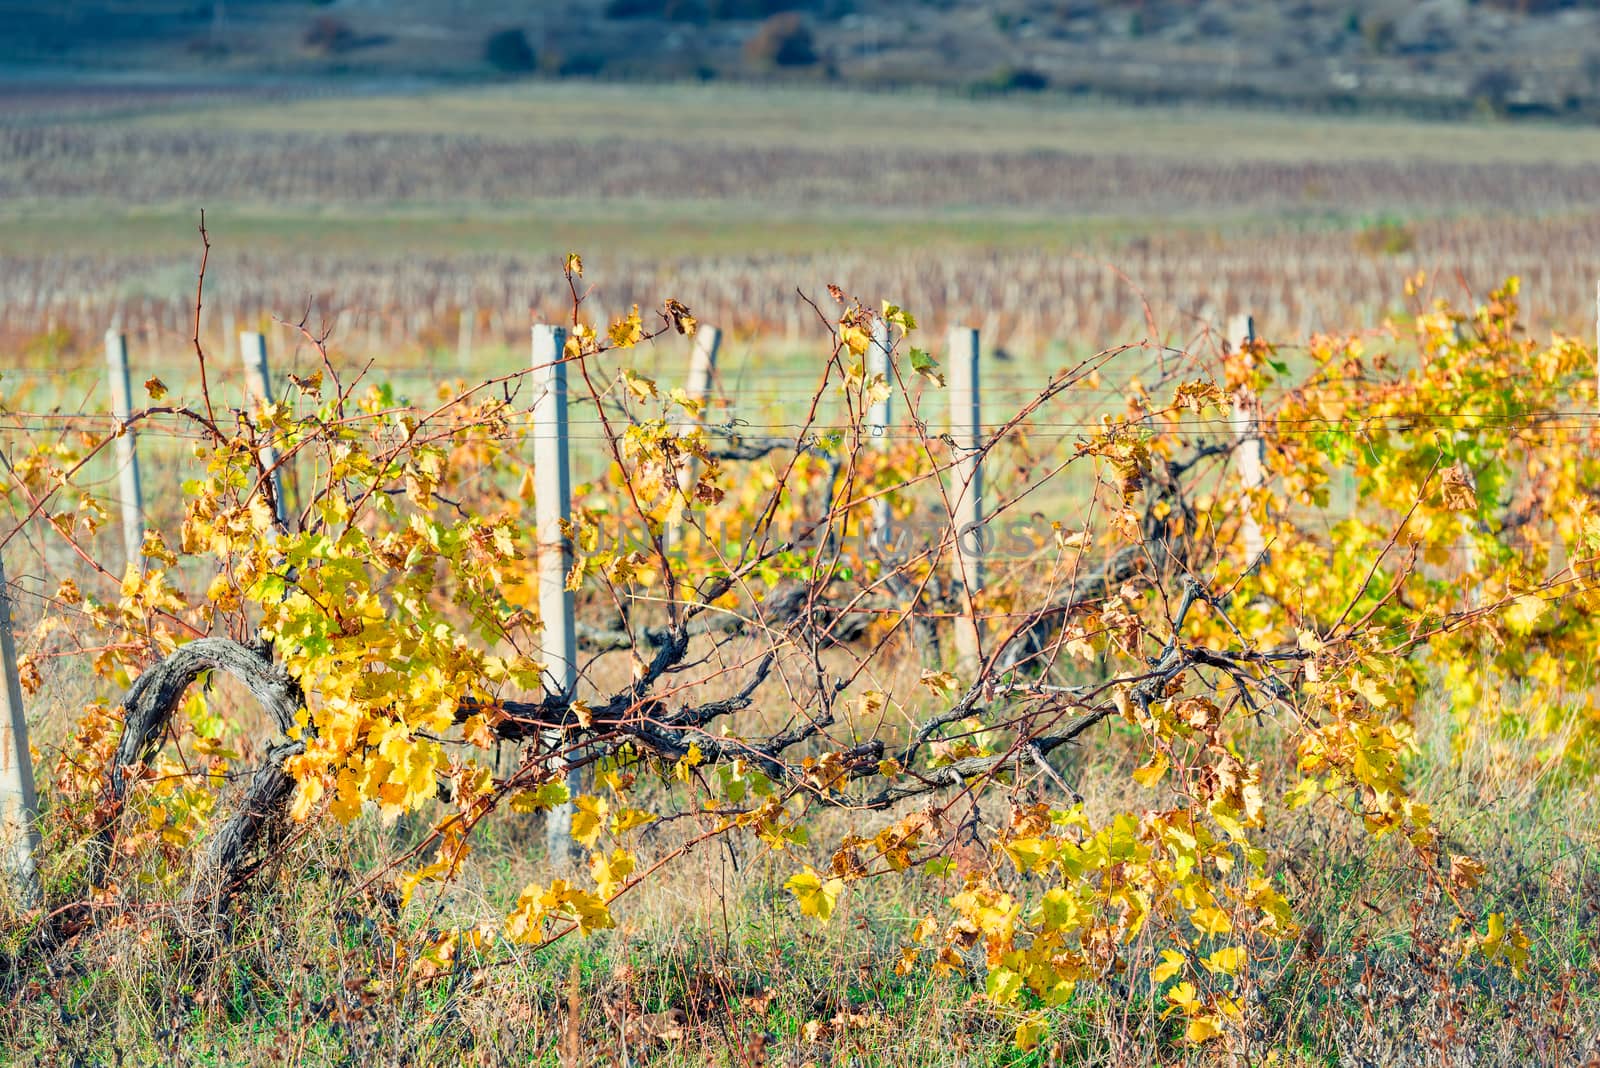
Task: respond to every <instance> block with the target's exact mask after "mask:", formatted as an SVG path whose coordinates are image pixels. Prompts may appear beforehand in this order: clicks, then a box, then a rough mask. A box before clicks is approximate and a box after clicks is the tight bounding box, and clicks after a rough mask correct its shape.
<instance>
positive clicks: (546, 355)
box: [531, 323, 583, 860]
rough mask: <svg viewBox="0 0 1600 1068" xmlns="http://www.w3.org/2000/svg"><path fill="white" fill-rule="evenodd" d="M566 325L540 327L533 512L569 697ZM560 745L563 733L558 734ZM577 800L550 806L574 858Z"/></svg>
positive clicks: (573, 649) (546, 617) (544, 596)
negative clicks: (563, 529)
mask: <svg viewBox="0 0 1600 1068" xmlns="http://www.w3.org/2000/svg"><path fill="white" fill-rule="evenodd" d="M566 345H567V332H566V331H565V330H563V329H562V328H561V327H559V326H548V325H545V324H543V323H540V324H536V325H535V326H534V328H533V353H532V356H533V365H532V366H533V373H532V376H531V384H532V386H533V479H534V485H533V494H534V496H533V513H534V525H535V527H536V537H537V538H538V558H537V565H538V566H537V570H538V574H539V618H540V621H541V622H542V623H543V625H544V637H543V649H542V655H543V658H544V663H545V673H546V685H547V686H548V687H549V688H550V689H551V690H553V691H554V692H556V693H559V694H562V695H563V696H565V697H566V698H568V699H569V700H570V699H571V698H573V697H575V696H576V695H577V689H578V640H577V633H576V629H577V628H576V624H575V621H574V619H573V610H572V591H571V590H568V589H567V573H568V572H569V571H571V570H572V544H571V542H569V541H568V540H567V536H566V535H565V534H564V533H562V529H561V528H562V526H563V524H565V523H567V522H568V521H569V520H570V519H571V517H572V466H571V464H572V460H571V454H570V450H569V447H568V436H567V365H566V362H565V360H564V356H563V353H564V351H565V349H566ZM552 741H554V743H555V745H556V747H557V748H558V749H559V747H560V746H561V745H563V744H564V742H563V740H562V739H560V738H559V737H558V738H555V739H552ZM556 767H557V770H563V769H564V770H565V773H566V780H567V790H568V791H569V792H570V793H571V794H572V796H573V797H576V796H577V795H578V793H579V792H580V790H581V789H582V787H583V779H582V776H581V775H580V774H579V770H578V768H576V767H574V766H572V764H571V762H570V760H568V759H562V758H558V762H557V765H556ZM572 812H573V808H572V803H571V802H570V801H569V802H567V803H566V804H564V805H557V806H556V807H555V808H553V809H551V810H550V815H549V819H548V821H547V822H546V824H545V846H546V848H547V850H548V852H549V855H550V857H551V859H553V860H559V859H566V858H570V857H571V856H572V855H573V852H574V845H573V840H572Z"/></svg>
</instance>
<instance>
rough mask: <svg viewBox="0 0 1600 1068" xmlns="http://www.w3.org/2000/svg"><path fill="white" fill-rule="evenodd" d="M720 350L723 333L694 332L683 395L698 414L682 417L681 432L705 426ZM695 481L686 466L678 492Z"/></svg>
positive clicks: (711, 330) (713, 329)
mask: <svg viewBox="0 0 1600 1068" xmlns="http://www.w3.org/2000/svg"><path fill="white" fill-rule="evenodd" d="M721 347H722V331H721V330H718V329H717V328H716V327H714V326H701V327H700V328H699V329H698V330H696V331H695V332H694V348H693V349H691V350H690V352H689V381H688V382H687V383H685V386H684V392H685V393H687V394H688V395H689V399H690V400H693V401H698V402H700V405H701V408H700V414H699V415H696V416H685V418H684V419H683V420H682V421H680V422H679V423H678V429H679V431H680V432H682V431H686V430H692V429H693V428H695V427H697V426H703V425H705V421H706V418H705V405H707V404H709V403H710V401H711V382H712V379H713V378H714V377H715V376H716V373H717V350H718V349H720V348H721ZM695 479H696V472H695V466H694V464H693V463H690V464H688V465H687V466H685V467H684V468H683V470H681V471H679V472H678V489H679V490H681V491H682V492H683V493H685V494H688V493H691V492H693V490H694V483H695Z"/></svg>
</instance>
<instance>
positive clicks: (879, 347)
mask: <svg viewBox="0 0 1600 1068" xmlns="http://www.w3.org/2000/svg"><path fill="white" fill-rule="evenodd" d="M893 348H894V338H893V335H892V334H890V332H889V324H888V323H886V322H884V321H883V320H882V319H877V320H874V321H873V324H872V344H871V345H869V346H867V381H868V382H871V381H872V378H873V376H874V375H882V376H883V380H884V381H885V382H887V383H888V384H889V388H890V389H893V388H894V374H893V373H892V372H891V370H890V367H889V353H890V351H891V350H892V349H893ZM891 405H892V396H891V397H884V398H883V399H882V400H875V401H873V402H872V405H871V407H869V408H868V409H867V434H868V435H869V436H870V437H871V438H872V443H873V444H874V445H876V446H877V447H878V448H880V449H887V448H888V447H889V418H890V415H891V413H892V411H893V408H892V407H891Z"/></svg>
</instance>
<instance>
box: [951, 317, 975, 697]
mask: <svg viewBox="0 0 1600 1068" xmlns="http://www.w3.org/2000/svg"><path fill="white" fill-rule="evenodd" d="M949 345H950V363H949V370H950V437H951V440H952V442H953V448H954V450H955V454H956V458H955V467H954V469H955V489H954V493H953V495H952V496H953V502H952V504H953V511H954V526H955V535H956V552H955V570H954V572H953V574H952V576H951V577H952V579H954V581H955V583H956V585H957V587H958V588H960V589H962V590H964V591H965V592H966V593H968V594H973V593H976V592H977V591H978V590H981V589H982V588H983V467H982V465H981V464H980V463H979V462H978V461H979V455H980V453H979V449H981V448H982V446H983V405H982V401H981V397H980V394H979V388H978V332H977V331H976V330H973V329H970V328H968V327H954V328H952V329H951V330H950V341H949ZM980 633H981V627H980V624H979V622H978V620H977V619H975V618H974V617H973V616H972V615H971V614H970V613H968V612H966V611H963V613H962V614H961V615H960V616H958V617H957V619H956V627H955V638H956V657H957V659H958V661H959V662H960V663H961V664H962V665H964V666H967V667H971V666H972V665H974V664H976V663H977V661H978V657H979V654H980V652H981V649H980V646H981V639H980Z"/></svg>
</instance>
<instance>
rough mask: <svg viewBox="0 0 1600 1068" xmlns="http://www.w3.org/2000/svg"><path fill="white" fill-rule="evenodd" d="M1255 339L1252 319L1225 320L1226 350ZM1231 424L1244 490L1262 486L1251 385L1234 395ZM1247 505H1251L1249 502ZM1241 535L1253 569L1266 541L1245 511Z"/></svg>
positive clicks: (1250, 361) (1257, 411)
mask: <svg viewBox="0 0 1600 1068" xmlns="http://www.w3.org/2000/svg"><path fill="white" fill-rule="evenodd" d="M1255 340H1256V324H1255V320H1254V319H1252V318H1251V317H1250V316H1248V315H1235V316H1232V317H1231V318H1229V320H1228V350H1229V351H1230V352H1235V353H1238V352H1244V351H1245V350H1246V347H1247V346H1248V345H1250V344H1251V343H1253V342H1254V341H1255ZM1244 365H1245V367H1246V368H1247V369H1249V368H1251V367H1253V366H1254V358H1253V357H1247V358H1246V359H1245V360H1244ZM1230 423H1231V425H1232V427H1233V436H1234V441H1235V445H1234V447H1233V459H1234V462H1235V463H1237V464H1238V465H1239V484H1240V485H1241V486H1242V487H1243V488H1244V490H1245V492H1246V493H1250V492H1252V491H1254V490H1257V489H1259V488H1260V487H1261V485H1262V483H1263V482H1265V481H1266V460H1267V452H1266V442H1265V441H1263V440H1262V437H1261V398H1260V397H1259V396H1257V395H1256V391H1255V390H1254V389H1253V388H1251V387H1250V386H1248V385H1246V386H1241V387H1240V388H1239V389H1238V390H1237V391H1236V392H1235V393H1234V395H1233V415H1232V418H1231V419H1230ZM1246 507H1247V508H1248V507H1250V506H1249V505H1248V504H1247V505H1246ZM1239 531H1240V536H1241V537H1242V538H1243V540H1244V556H1245V568H1246V569H1247V570H1254V569H1255V567H1256V565H1257V564H1258V563H1260V561H1261V554H1262V552H1263V551H1265V549H1266V541H1265V539H1264V538H1263V537H1262V536H1261V524H1260V523H1258V522H1257V521H1256V517H1255V516H1254V514H1251V513H1250V512H1248V511H1247V512H1246V514H1245V516H1244V520H1243V522H1241V523H1240V526H1239Z"/></svg>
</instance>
